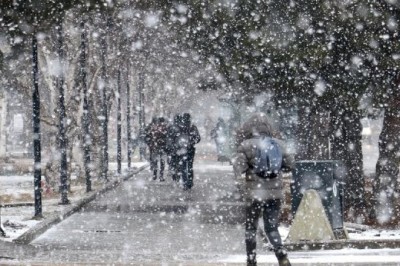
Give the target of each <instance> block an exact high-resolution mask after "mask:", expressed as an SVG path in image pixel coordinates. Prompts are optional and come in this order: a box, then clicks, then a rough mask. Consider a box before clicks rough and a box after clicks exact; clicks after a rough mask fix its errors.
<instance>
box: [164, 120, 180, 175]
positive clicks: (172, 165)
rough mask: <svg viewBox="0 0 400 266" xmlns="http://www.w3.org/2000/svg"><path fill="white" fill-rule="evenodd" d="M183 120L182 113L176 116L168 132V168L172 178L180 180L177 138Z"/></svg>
mask: <svg viewBox="0 0 400 266" xmlns="http://www.w3.org/2000/svg"><path fill="white" fill-rule="evenodd" d="M181 121H182V115H180V114H177V115H175V117H174V121H173V123H172V124H171V125H169V127H168V132H167V149H166V153H167V157H168V170H169V172H170V175H171V177H172V180H174V181H179V178H178V162H179V158H178V154H177V145H176V140H177V139H178V136H179V132H180V130H179V123H180V122H181Z"/></svg>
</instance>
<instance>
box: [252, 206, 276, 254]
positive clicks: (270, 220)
mask: <svg viewBox="0 0 400 266" xmlns="http://www.w3.org/2000/svg"><path fill="white" fill-rule="evenodd" d="M280 208H281V201H280V200H266V201H257V200H253V201H252V202H249V203H248V205H247V206H246V233H245V237H246V252H247V259H248V260H250V261H252V260H255V257H256V247H257V241H256V235H257V226H258V219H259V217H260V215H261V212H262V213H263V219H264V230H265V233H266V235H267V237H268V240H269V242H270V243H271V244H272V246H273V247H274V250H275V252H277V251H279V250H280V249H282V239H281V236H280V235H279V232H278V226H279V213H280Z"/></svg>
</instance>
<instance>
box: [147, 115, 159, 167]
mask: <svg viewBox="0 0 400 266" xmlns="http://www.w3.org/2000/svg"><path fill="white" fill-rule="evenodd" d="M156 123H157V117H153V118H152V119H151V122H150V123H149V124H148V125H147V126H146V127H145V129H144V142H145V143H146V145H147V147H148V148H149V160H150V171H153V170H154V169H153V164H152V161H151V160H152V158H153V155H152V152H153V150H154V143H153V136H152V128H153V127H154V125H155V124H156Z"/></svg>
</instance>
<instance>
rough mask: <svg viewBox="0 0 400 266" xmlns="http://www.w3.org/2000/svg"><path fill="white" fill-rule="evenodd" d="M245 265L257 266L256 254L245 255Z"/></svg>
mask: <svg viewBox="0 0 400 266" xmlns="http://www.w3.org/2000/svg"><path fill="white" fill-rule="evenodd" d="M247 266H257V261H256V255H247Z"/></svg>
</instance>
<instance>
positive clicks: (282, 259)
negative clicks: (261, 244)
mask: <svg viewBox="0 0 400 266" xmlns="http://www.w3.org/2000/svg"><path fill="white" fill-rule="evenodd" d="M275 256H276V258H277V259H278V262H279V266H291V264H290V261H289V259H288V257H287V252H286V249H284V248H283V247H280V248H278V249H277V250H275Z"/></svg>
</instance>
